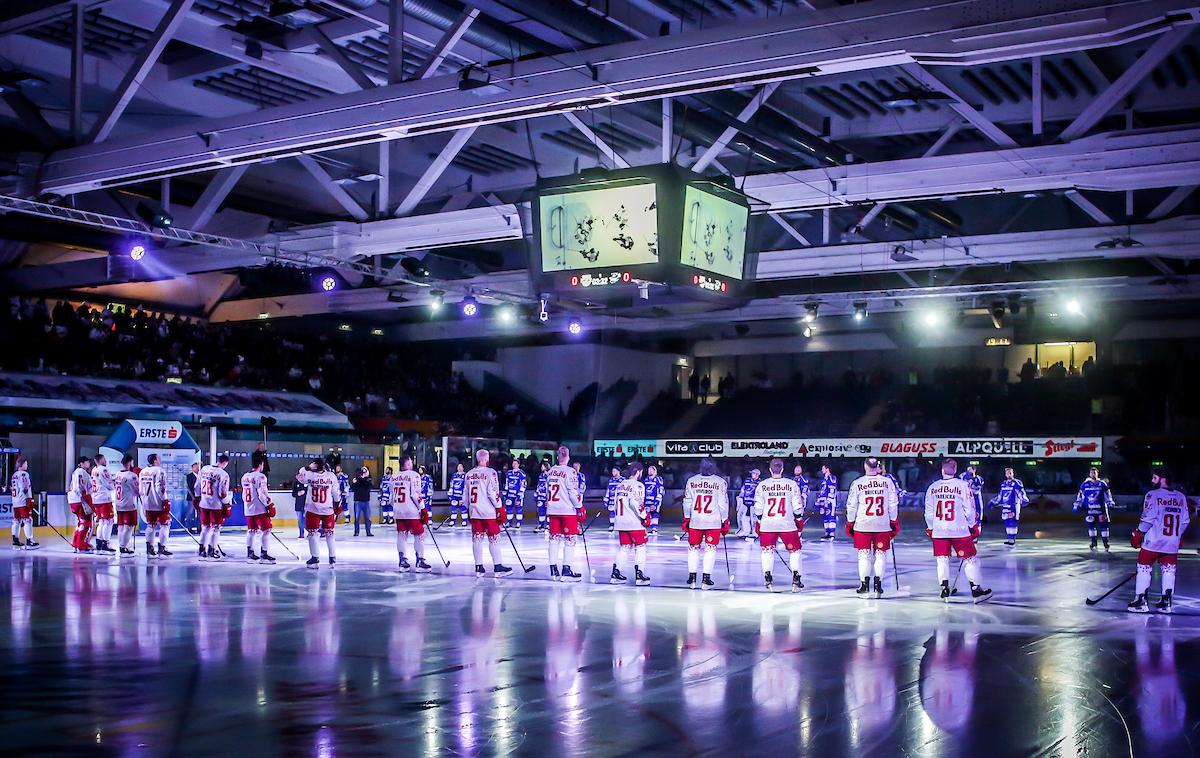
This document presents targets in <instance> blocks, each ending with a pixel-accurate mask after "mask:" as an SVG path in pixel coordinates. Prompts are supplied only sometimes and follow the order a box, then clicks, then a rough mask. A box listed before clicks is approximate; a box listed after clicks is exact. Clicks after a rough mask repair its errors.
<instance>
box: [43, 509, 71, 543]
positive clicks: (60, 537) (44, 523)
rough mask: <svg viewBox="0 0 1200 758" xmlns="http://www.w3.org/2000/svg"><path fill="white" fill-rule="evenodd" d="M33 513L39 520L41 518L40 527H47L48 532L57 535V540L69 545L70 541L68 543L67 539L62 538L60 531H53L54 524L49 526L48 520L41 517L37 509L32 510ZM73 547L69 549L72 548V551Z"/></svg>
mask: <svg viewBox="0 0 1200 758" xmlns="http://www.w3.org/2000/svg"><path fill="white" fill-rule="evenodd" d="M33 512H34V514H35V515H37V516H38V517H39V518H41V519H42V525H43V526H48V527H50V531H52V532H54V533H55V534H57V535H58V538H59V539H60V540H62V541H63V542H65V543H67V544H68V545H71V541H70V540H69V539H67V538H66V537H64V536H63V535H62V532H60V531H58V530H57V529H55V528H54V524H51V523H50V519H48V518H45V517H43V516H42V514H41V513H40V512H39V510H38V509H37V508H34V509H33ZM74 547H75V546H74V545H71V548H72V549H74Z"/></svg>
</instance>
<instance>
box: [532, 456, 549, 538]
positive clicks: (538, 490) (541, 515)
mask: <svg viewBox="0 0 1200 758" xmlns="http://www.w3.org/2000/svg"><path fill="white" fill-rule="evenodd" d="M549 473H550V462H549V461H542V470H541V473H539V474H538V480H537V487H535V488H534V490H533V494H534V500H535V501H536V503H537V516H538V525H537V528H536V529H534V530H533V531H535V532H544V531H546V529H548V528H549V527H550V516H549V515H547V513H546V501H547V500H548V499H549V498H550V490H549V489H547V487H546V476H547V474H549Z"/></svg>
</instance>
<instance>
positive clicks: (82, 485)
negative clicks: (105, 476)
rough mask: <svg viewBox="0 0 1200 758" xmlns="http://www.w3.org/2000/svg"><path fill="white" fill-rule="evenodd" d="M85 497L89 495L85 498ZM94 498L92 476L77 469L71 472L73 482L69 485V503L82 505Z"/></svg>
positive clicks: (81, 468) (80, 468)
mask: <svg viewBox="0 0 1200 758" xmlns="http://www.w3.org/2000/svg"><path fill="white" fill-rule="evenodd" d="M84 495H87V497H86V498H85V497H84ZM91 497H92V475H91V474H89V473H88V472H86V471H84V470H83V467H82V466H81V467H77V468H76V469H75V470H74V471H72V472H71V481H70V482H69V483H68V484H67V502H68V503H82V502H84V501H85V500H90V499H91Z"/></svg>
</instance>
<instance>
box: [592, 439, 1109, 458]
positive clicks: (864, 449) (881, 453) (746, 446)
mask: <svg viewBox="0 0 1200 758" xmlns="http://www.w3.org/2000/svg"><path fill="white" fill-rule="evenodd" d="M1103 448H1104V444H1103V441H1102V440H1101V439H1100V438H1099V437H1072V436H1070V435H1063V436H1060V437H992V438H979V439H967V438H959V437H851V438H819V437H807V438H802V439H780V438H761V439H752V438H751V439H747V438H737V439H730V438H726V439H666V440H644V439H630V440H596V441H595V442H594V443H593V450H594V451H595V453H596V455H606V456H612V455H627V456H633V455H636V454H639V453H640V454H643V455H663V456H666V457H672V458H702V457H705V456H714V457H726V458H741V457H743V456H747V455H749V456H755V457H764V458H765V457H770V456H781V457H800V458H806V457H808V458H865V457H867V456H875V457H878V458H917V457H928V458H940V457H944V456H947V455H950V456H955V455H958V456H971V457H975V458H1017V459H1029V460H1036V459H1043V458H1088V459H1092V460H1098V459H1100V458H1101V457H1102V456H1103Z"/></svg>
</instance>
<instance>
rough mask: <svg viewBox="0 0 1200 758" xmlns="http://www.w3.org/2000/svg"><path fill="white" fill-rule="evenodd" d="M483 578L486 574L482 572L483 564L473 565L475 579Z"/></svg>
mask: <svg viewBox="0 0 1200 758" xmlns="http://www.w3.org/2000/svg"><path fill="white" fill-rule="evenodd" d="M485 576H487V572H486V571H484V570H483V564H482V563H476V564H475V578H476V579H480V578H482V577H485Z"/></svg>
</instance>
